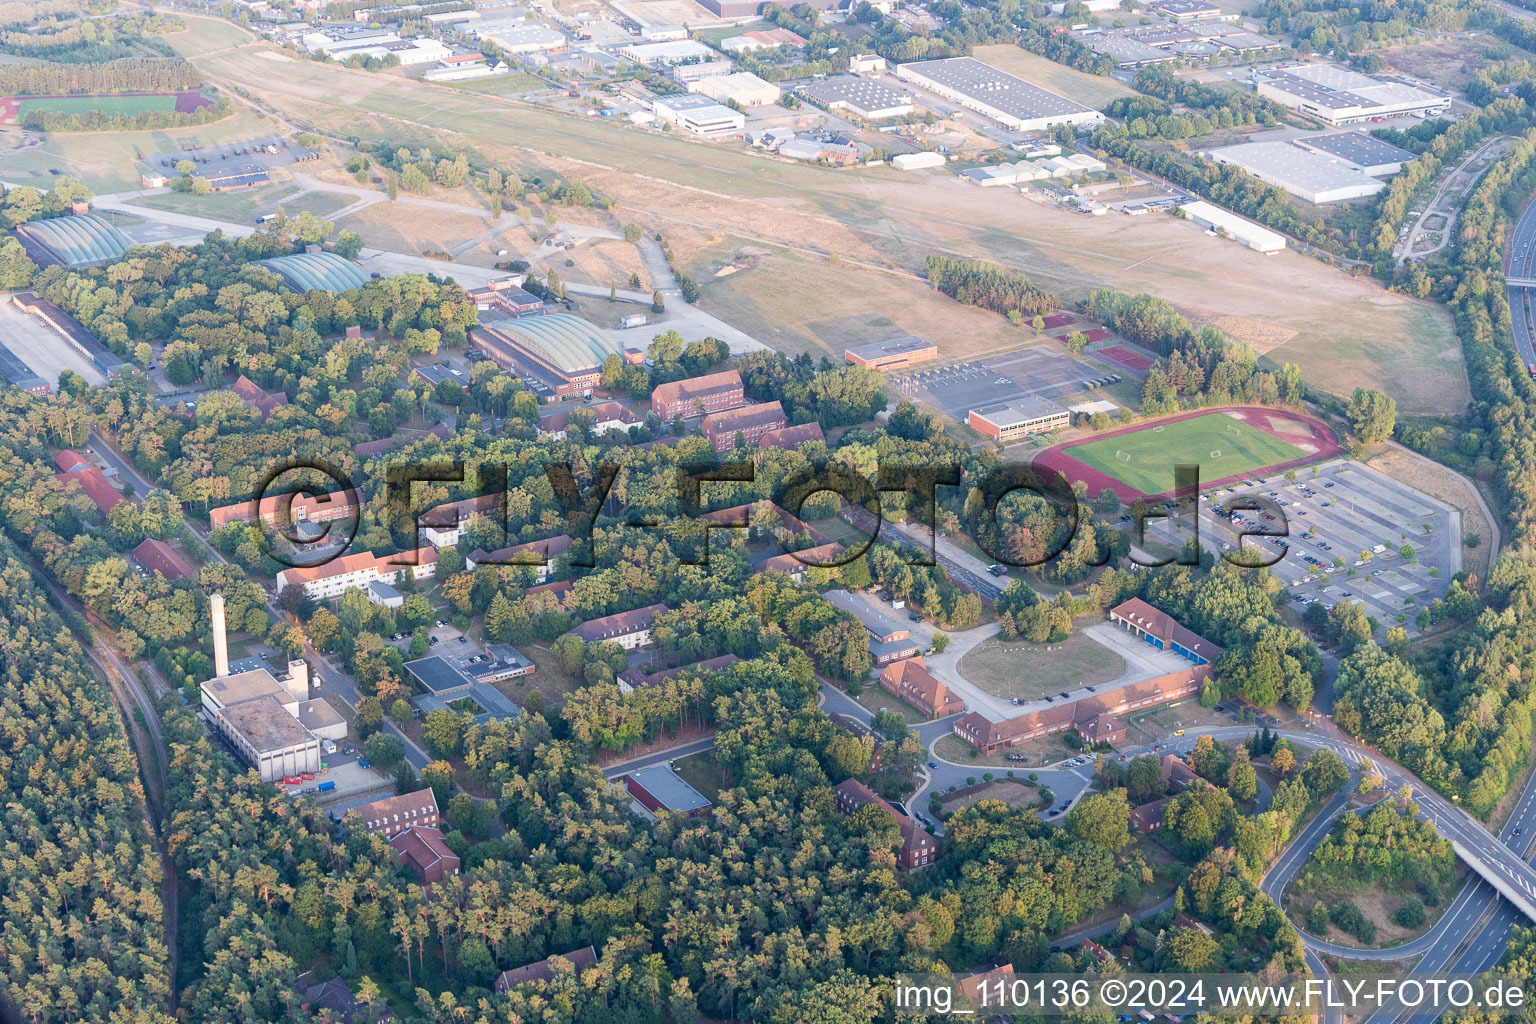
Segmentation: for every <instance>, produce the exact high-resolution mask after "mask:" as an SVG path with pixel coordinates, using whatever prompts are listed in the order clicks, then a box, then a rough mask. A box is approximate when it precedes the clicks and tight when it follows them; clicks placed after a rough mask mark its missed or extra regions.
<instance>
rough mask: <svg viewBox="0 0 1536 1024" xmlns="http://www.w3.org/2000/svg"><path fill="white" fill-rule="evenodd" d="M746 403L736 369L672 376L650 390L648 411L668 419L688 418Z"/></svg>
mask: <svg viewBox="0 0 1536 1024" xmlns="http://www.w3.org/2000/svg"><path fill="white" fill-rule="evenodd" d="M746 403H747V399H746V396H745V394H744V393H743V390H742V385H741V374H739V373H737V372H736V371H735V370H722V371H721V372H719V373H709V374H705V375H704V376H702V377H689V378H688V379H687V380H675V381H672V382H670V383H667V384H662V385H660V386H659V387H657V388H656V390H655V391H652V392H651V412H653V413H655V414H656V415H657V416H660V417H661V418H662V419H663V420H666V421H667V422H671V421H672V420H673V419H674V418H675V417H678V416H681V417H683V419H689V418H691V417H693V416H699V415H704V416H708V415H709V414H710V413H712V412H725V411H726V410H727V409H735V408H738V407H740V406H743V405H745V404H746Z"/></svg>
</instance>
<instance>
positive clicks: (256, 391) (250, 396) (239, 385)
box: [229, 373, 288, 419]
mask: <svg viewBox="0 0 1536 1024" xmlns="http://www.w3.org/2000/svg"><path fill="white" fill-rule="evenodd" d="M229 390H231V391H233V392H234V393H235V394H237V395H239V396H240V403H241V404H242V405H244V406H245V407H246V408H247V409H251V410H254V411H255V412H258V413H260V414H261V418H262V419H266V418H267V417H268V416H271V415H272V412H273V410H274V409H279V408H281V407H283V406H285V405H287V404H288V396H287V395H285V394H283V393H282V392H281V391H277V392H270V391H266V390H263V389H262V387H261V386H260V385H259V384H257V383H256V382H255V381H253V380H251V379H250V378H249V377H247V376H246V375H245V374H243V373H242V374H241V375H240V376H239V377H237V378H236V379H235V383H234V384H233V385H232V386H231V387H230V389H229Z"/></svg>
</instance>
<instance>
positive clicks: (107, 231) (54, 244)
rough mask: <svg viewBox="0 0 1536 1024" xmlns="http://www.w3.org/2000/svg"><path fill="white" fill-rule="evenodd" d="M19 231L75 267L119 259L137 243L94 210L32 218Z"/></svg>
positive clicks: (62, 261) (61, 260) (63, 261)
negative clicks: (66, 215)
mask: <svg viewBox="0 0 1536 1024" xmlns="http://www.w3.org/2000/svg"><path fill="white" fill-rule="evenodd" d="M19 230H20V231H21V232H22V234H24V235H26V236H27V237H28V238H31V239H32V240H33V241H35V242H37V243H38V244H40V245H42V246H43V247H44V248H45V249H47V250H48V251H49V252H50V253H52V254H53V255H54V256H56V257H57V258H58V259H59V261H60V262H61V263H67V264H69V265H70V266H72V267H83V266H86V265H88V264H91V263H104V262H106V261H107V260H115V259H118V258H120V257H121V256H122V255H123V253H125V252H127V251H128V247H129V246H131V245H132V244H133V241H132V240H131V239H129V237H128V236H127V235H125V234H123V233H122V232H121V231H119V230H117V228H116V227H114V226H112V225H111V224H108V223H107V222H106V221H104V220H102V219H101V218H100V217H98V216H96V215H95V214H94V213H83V214H77V215H74V216H69V217H49V218H48V219H46V220H34V221H29V222H28V223H26V224H23V225H22V226H21V228H20V229H19Z"/></svg>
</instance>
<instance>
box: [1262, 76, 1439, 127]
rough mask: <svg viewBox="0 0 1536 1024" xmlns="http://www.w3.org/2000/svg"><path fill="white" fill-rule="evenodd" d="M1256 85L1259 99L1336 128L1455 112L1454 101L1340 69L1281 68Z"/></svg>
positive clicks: (1411, 87) (1384, 79) (1403, 85)
mask: <svg viewBox="0 0 1536 1024" xmlns="http://www.w3.org/2000/svg"><path fill="white" fill-rule="evenodd" d="M1255 84H1256V86H1257V89H1258V93H1259V95H1260V96H1263V97H1265V98H1267V99H1272V100H1274V101H1275V102H1276V103H1278V104H1280V105H1281V106H1282V107H1288V108H1289V109H1291V110H1296V111H1300V112H1301V113H1303V114H1310V115H1312V116H1313V117H1316V118H1320V119H1321V120H1324V121H1327V122H1328V123H1329V124H1334V125H1346V124H1356V123H1359V122H1361V121H1369V120H1372V119H1373V118H1378V117H1392V116H1395V115H1398V114H1420V115H1435V114H1443V113H1445V112H1446V111H1447V110H1449V109H1450V106H1451V100H1450V97H1449V96H1444V95H1440V94H1438V93H1433V92H1429V91H1428V90H1426V89H1420V88H1418V87H1416V86H1412V85H1405V84H1403V83H1402V82H1394V81H1391V80H1390V79H1386V78H1379V77H1374V76H1372V75H1362V74H1360V73H1359V72H1356V71H1351V70H1349V69H1348V68H1346V67H1342V66H1340V65H1338V64H1297V65H1293V66H1291V67H1283V68H1276V69H1275V70H1273V71H1265V72H1263V73H1261V74H1260V75H1259V76H1258V77H1257V79H1256V83H1255Z"/></svg>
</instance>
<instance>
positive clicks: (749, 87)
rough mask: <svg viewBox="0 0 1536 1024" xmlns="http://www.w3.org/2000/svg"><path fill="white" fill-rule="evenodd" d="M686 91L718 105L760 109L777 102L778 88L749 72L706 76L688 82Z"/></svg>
mask: <svg viewBox="0 0 1536 1024" xmlns="http://www.w3.org/2000/svg"><path fill="white" fill-rule="evenodd" d="M688 91H689V92H692V93H698V94H699V95H700V96H708V97H709V98H710V99H712V100H715V101H717V102H719V103H735V104H736V105H737V106H742V107H762V106H767V105H768V104H770V103H777V102H779V87H778V86H776V85H774V84H773V83H772V82H765V81H763V80H762V79H761V78H758V77H757V76H756V75H754V74H752V72H750V71H737V72H733V73H732V74H729V75H708V76H706V77H704V78H700V79H697V80H695V81H692V82H689V83H688Z"/></svg>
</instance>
